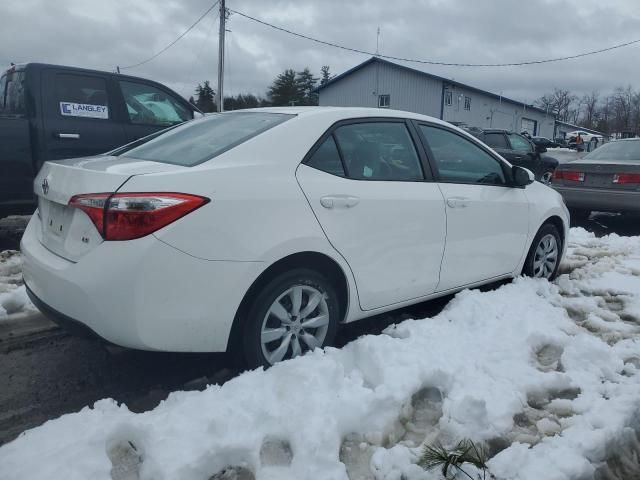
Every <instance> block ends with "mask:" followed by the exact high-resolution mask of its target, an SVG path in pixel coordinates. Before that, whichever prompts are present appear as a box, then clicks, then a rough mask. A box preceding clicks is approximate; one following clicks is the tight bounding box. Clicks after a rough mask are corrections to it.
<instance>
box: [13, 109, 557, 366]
mask: <svg viewBox="0 0 640 480" xmlns="http://www.w3.org/2000/svg"><path fill="white" fill-rule="evenodd" d="M35 192H36V194H37V196H38V200H39V201H38V210H37V214H35V215H34V216H33V217H32V219H31V222H30V223H29V226H28V228H27V230H26V232H25V234H24V237H23V240H22V252H23V254H24V280H25V284H26V286H27V289H28V293H29V295H30V296H31V298H32V299H33V301H34V303H35V304H36V305H37V306H38V307H39V308H40V309H41V310H42V311H43V312H45V314H47V315H48V316H50V317H51V318H52V319H53V320H55V321H56V322H58V323H60V324H62V325H65V326H67V327H68V328H70V329H72V330H74V329H75V330H78V331H84V332H91V333H92V334H94V335H97V336H99V337H102V338H104V339H106V340H108V341H109V342H112V343H114V344H117V345H121V346H124V347H130V348H137V349H146V350H163V351H176V352H218V351H225V350H227V349H230V350H234V351H236V352H239V353H241V354H242V355H241V356H242V357H243V358H244V360H245V362H246V364H247V365H248V366H249V367H256V366H268V365H271V364H273V363H275V362H278V361H280V360H283V359H286V358H291V357H294V356H296V355H300V354H301V353H304V352H306V351H308V350H312V349H314V348H318V347H322V346H325V345H330V344H331V342H332V341H333V339H334V337H335V334H336V330H337V328H338V326H339V325H340V324H343V323H347V322H352V321H354V320H358V319H361V318H364V317H368V316H371V315H375V314H379V313H382V312H385V311H388V310H392V309H396V308H398V307H402V306H406V305H410V304H414V303H417V302H421V301H424V300H427V299H430V298H435V297H439V296H442V295H447V294H450V293H452V292H456V291H459V290H462V289H464V288H467V287H473V286H477V285H481V284H485V283H489V282H494V281H496V280H499V279H504V278H510V277H515V276H518V275H520V274H522V273H524V274H526V275H531V276H536V277H544V278H547V279H552V278H554V276H555V275H556V274H557V272H558V267H559V265H560V260H561V258H562V255H563V253H564V251H565V249H566V234H567V231H568V213H567V209H566V207H565V206H564V203H563V201H562V199H561V197H560V195H559V194H558V193H556V192H555V191H554V190H552V189H550V188H548V187H546V186H545V185H543V184H541V183H538V182H534V181H533V175H532V174H531V172H529V171H528V170H525V169H523V168H520V167H515V166H513V167H512V166H511V165H510V164H509V163H508V162H506V161H505V160H504V159H503V158H501V157H500V156H499V155H498V154H496V153H495V152H494V151H493V150H491V149H490V148H489V147H487V146H486V145H484V144H483V143H481V142H479V141H478V140H477V139H475V138H474V137H472V136H470V135H468V134H467V133H465V132H463V131H462V130H460V129H458V128H456V127H453V126H451V125H450V124H447V123H445V122H442V121H440V120H437V119H434V118H431V117H427V116H423V115H418V114H413V113H408V112H401V111H393V110H386V109H385V110H378V109H366V108H331V107H329V108H328V107H315V108H314V107H307V108H267V109H256V110H245V111H242V112H231V113H225V114H221V115H212V116H207V117H205V118H201V119H198V120H194V121H192V122H189V123H187V124H183V125H181V126H178V127H174V128H172V129H169V130H167V131H165V132H164V133H161V134H159V135H158V134H156V135H153V136H151V137H147V138H146V139H143V140H140V141H137V142H134V143H133V144H131V145H128V146H125V147H123V148H121V149H118V150H115V151H113V152H110V153H108V154H105V155H101V156H96V157H90V158H81V159H73V160H64V161H55V162H47V163H45V165H44V166H43V168H42V170H41V171H40V173H39V175H38V176H37V178H36V180H35Z"/></svg>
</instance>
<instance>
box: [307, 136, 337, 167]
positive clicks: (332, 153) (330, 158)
mask: <svg viewBox="0 0 640 480" xmlns="http://www.w3.org/2000/svg"><path fill="white" fill-rule="evenodd" d="M306 164H307V165H309V166H310V167H313V168H315V169H317V170H321V171H323V172H326V173H330V174H331V175H337V176H338V177H344V167H343V166H342V160H341V159H340V153H339V152H338V148H337V147H336V142H335V140H334V139H333V135H331V136H330V137H329V138H327V139H326V140H325V141H324V142H322V145H320V147H318V149H317V150H316V151H315V152H314V154H313V155H311V158H309V160H308V161H307V162H306Z"/></svg>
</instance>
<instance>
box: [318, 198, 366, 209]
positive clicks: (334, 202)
mask: <svg viewBox="0 0 640 480" xmlns="http://www.w3.org/2000/svg"><path fill="white" fill-rule="evenodd" d="M358 203H360V199H359V198H358V197H354V196H352V195H326V196H324V197H322V198H320V205H322V206H323V207H324V208H352V207H355V206H356V205H357V204H358Z"/></svg>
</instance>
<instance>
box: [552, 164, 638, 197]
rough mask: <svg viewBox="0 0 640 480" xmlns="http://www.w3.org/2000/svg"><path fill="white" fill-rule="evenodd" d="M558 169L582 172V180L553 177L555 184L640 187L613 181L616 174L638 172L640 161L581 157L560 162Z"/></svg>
mask: <svg viewBox="0 0 640 480" xmlns="http://www.w3.org/2000/svg"><path fill="white" fill-rule="evenodd" d="M558 170H563V171H571V172H581V173H584V181H583V182H574V181H570V180H562V179H558V180H556V179H554V180H553V183H554V184H556V185H563V186H575V187H586V188H602V189H609V190H631V191H634V190H638V188H640V185H638V184H635V183H622V184H620V183H614V175H616V174H618V175H619V174H629V173H632V174H640V162H630V161H627V162H619V161H618V162H616V161H611V160H584V159H583V160H579V161H574V162H567V163H563V164H560V165H559V166H558Z"/></svg>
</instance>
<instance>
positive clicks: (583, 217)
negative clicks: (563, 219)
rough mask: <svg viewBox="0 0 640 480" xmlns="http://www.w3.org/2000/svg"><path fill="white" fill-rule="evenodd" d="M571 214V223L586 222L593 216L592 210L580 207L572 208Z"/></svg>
mask: <svg viewBox="0 0 640 480" xmlns="http://www.w3.org/2000/svg"><path fill="white" fill-rule="evenodd" d="M569 215H571V224H572V225H573V224H575V223H577V222H586V221H587V220H589V217H590V216H591V210H584V209H580V208H570V209H569Z"/></svg>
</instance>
